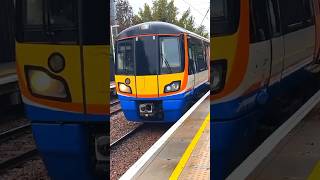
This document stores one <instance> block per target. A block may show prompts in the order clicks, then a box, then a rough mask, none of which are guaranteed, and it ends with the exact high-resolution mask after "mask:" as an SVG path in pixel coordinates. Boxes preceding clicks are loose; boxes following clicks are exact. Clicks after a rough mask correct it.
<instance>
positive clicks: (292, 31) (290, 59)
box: [210, 0, 320, 179]
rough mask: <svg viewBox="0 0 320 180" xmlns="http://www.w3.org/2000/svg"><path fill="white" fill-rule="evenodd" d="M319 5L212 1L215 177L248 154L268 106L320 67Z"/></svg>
mask: <svg viewBox="0 0 320 180" xmlns="http://www.w3.org/2000/svg"><path fill="white" fill-rule="evenodd" d="M319 7H320V6H319V1H318V0H215V1H211V10H212V11H211V12H212V13H211V27H212V29H211V54H212V55H211V62H210V68H211V77H210V80H211V87H210V90H211V127H212V128H211V138H212V141H211V157H212V159H211V162H212V163H213V164H216V166H213V169H212V173H211V174H212V177H213V178H214V179H224V178H226V177H227V175H228V174H229V173H230V172H231V171H232V169H234V168H235V167H236V166H237V165H238V164H239V162H241V161H242V160H243V158H244V157H245V156H246V152H247V150H248V148H249V147H250V144H251V143H252V140H253V138H254V136H255V132H256V130H257V129H256V128H257V123H259V118H260V115H261V114H263V112H264V111H265V108H266V107H267V104H268V102H270V101H271V100H272V99H274V98H275V97H277V96H279V94H281V93H286V92H287V91H290V87H291V88H294V86H291V85H290V84H298V85H299V83H300V84H301V82H299V80H300V76H302V74H303V73H309V72H310V70H311V69H314V68H316V67H318V64H317V63H318V62H319V55H320V46H319V45H320V14H319V13H320V11H319ZM293 81H296V83H292V82H293ZM289 82H290V83H289Z"/></svg>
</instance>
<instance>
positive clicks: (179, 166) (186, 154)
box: [169, 114, 210, 180]
mask: <svg viewBox="0 0 320 180" xmlns="http://www.w3.org/2000/svg"><path fill="white" fill-rule="evenodd" d="M209 122H210V114H208V115H207V117H206V118H205V120H204V121H203V122H202V124H201V127H200V128H199V129H198V131H197V133H196V135H195V136H194V137H193V139H192V141H191V143H190V144H189V146H188V147H187V149H186V151H185V152H184V153H183V155H182V157H181V159H180V161H179V163H178V164H177V166H176V168H175V169H174V170H173V172H172V174H171V176H170V178H169V179H170V180H175V179H178V178H179V176H180V174H181V172H182V170H183V169H184V167H185V166H186V164H187V162H188V160H189V158H190V156H191V153H192V151H193V150H194V148H195V146H196V145H197V143H198V141H199V139H200V137H201V135H202V133H203V131H204V129H205V128H206V127H207V125H208V123H209Z"/></svg>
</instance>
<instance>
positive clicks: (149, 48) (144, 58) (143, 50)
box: [135, 36, 159, 76]
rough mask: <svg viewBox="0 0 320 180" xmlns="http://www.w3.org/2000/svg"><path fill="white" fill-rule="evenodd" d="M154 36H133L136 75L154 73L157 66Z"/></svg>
mask: <svg viewBox="0 0 320 180" xmlns="http://www.w3.org/2000/svg"><path fill="white" fill-rule="evenodd" d="M157 48H158V47H157V40H156V37H155V36H142V37H139V38H135V62H136V75H138V76H139V75H155V74H158V73H157V69H158V67H159V65H158V64H159V63H158V62H159V61H158V59H159V58H158V57H157V54H158V50H157Z"/></svg>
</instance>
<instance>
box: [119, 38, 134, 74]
mask: <svg viewBox="0 0 320 180" xmlns="http://www.w3.org/2000/svg"><path fill="white" fill-rule="evenodd" d="M116 50H117V57H116V73H117V74H122V75H133V74H134V59H133V39H129V40H123V41H119V42H118V43H117V49H116Z"/></svg>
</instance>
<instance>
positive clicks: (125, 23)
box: [116, 0, 134, 32]
mask: <svg viewBox="0 0 320 180" xmlns="http://www.w3.org/2000/svg"><path fill="white" fill-rule="evenodd" d="M116 17H117V21H118V24H119V29H118V31H119V32H121V31H122V30H124V29H126V28H128V27H130V26H132V25H133V24H134V23H133V19H134V16H133V11H132V6H131V5H130V4H129V2H128V0H118V1H117V4H116Z"/></svg>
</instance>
